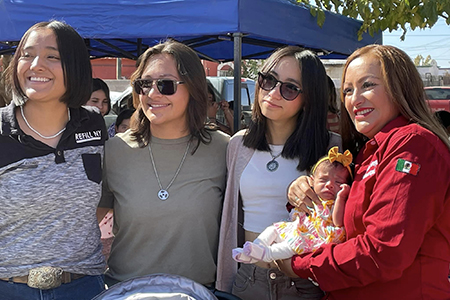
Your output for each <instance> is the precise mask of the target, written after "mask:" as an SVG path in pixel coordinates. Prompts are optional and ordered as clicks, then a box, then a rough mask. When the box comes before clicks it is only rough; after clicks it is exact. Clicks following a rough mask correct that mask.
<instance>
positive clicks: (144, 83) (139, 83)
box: [133, 79, 184, 96]
mask: <svg viewBox="0 0 450 300" xmlns="http://www.w3.org/2000/svg"><path fill="white" fill-rule="evenodd" d="M183 83H184V82H183V81H176V80H170V79H157V80H153V79H136V80H134V81H133V88H134V91H135V92H136V93H137V94H139V95H148V93H149V92H150V90H151V89H152V87H153V84H156V88H157V89H158V91H159V92H160V93H161V95H166V96H170V95H173V94H175V93H176V92H177V86H178V85H179V84H183Z"/></svg>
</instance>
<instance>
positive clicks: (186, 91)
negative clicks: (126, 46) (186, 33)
mask: <svg viewBox="0 0 450 300" xmlns="http://www.w3.org/2000/svg"><path fill="white" fill-rule="evenodd" d="M139 62H140V63H139V65H138V67H137V69H136V72H135V73H133V75H132V76H131V83H132V86H133V104H134V107H135V108H136V112H135V113H134V115H133V116H132V118H131V127H130V129H129V130H127V131H126V132H124V133H118V134H117V135H116V136H115V137H114V138H112V139H111V140H110V141H108V142H107V144H106V149H105V161H104V166H105V172H104V174H103V178H104V180H103V193H102V198H101V201H100V205H99V207H100V208H99V219H101V218H103V215H104V214H105V213H106V211H108V209H110V208H112V209H113V210H114V216H115V218H116V219H115V222H114V228H113V232H114V234H115V238H114V242H113V244H112V251H111V256H110V258H109V260H108V266H109V270H108V272H107V273H106V280H107V283H108V284H110V285H111V284H114V283H116V282H118V281H124V280H127V279H130V278H133V277H138V276H144V275H147V274H152V273H171V274H176V275H182V276H184V277H188V278H190V279H193V280H195V281H197V282H199V283H201V284H204V285H207V286H209V287H212V286H213V285H214V282H215V274H216V257H217V247H218V239H219V225H220V214H221V211H222V202H223V193H224V189H225V175H226V165H225V153H226V148H227V144H228V140H229V136H228V135H226V134H224V133H222V132H220V131H216V130H210V129H209V128H208V129H207V128H206V127H205V121H206V109H207V106H208V98H207V86H206V76H205V72H204V69H203V66H202V64H201V62H200V59H199V58H198V56H197V54H196V53H195V52H194V51H193V50H192V49H190V48H189V47H187V46H186V45H184V44H181V43H178V42H171V41H168V42H165V43H162V44H159V45H156V46H154V47H152V48H149V49H148V50H147V51H145V52H144V54H142V56H141V57H140V58H139ZM131 253H132V255H130V254H131ZM149 253H150V255H149Z"/></svg>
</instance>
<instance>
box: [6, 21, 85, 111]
mask: <svg viewBox="0 0 450 300" xmlns="http://www.w3.org/2000/svg"><path fill="white" fill-rule="evenodd" d="M47 28H48V29H51V30H52V31H53V33H54V34H55V36H56V44H57V45H58V51H59V55H60V59H61V66H62V70H63V74H64V84H65V87H66V92H65V93H64V95H63V96H62V97H61V99H60V101H61V102H63V103H65V104H67V106H69V107H72V108H78V107H80V106H81V105H84V104H85V103H86V102H87V101H88V100H89V98H90V97H91V91H92V68H91V62H90V58H89V52H88V50H87V48H86V44H85V42H84V40H83V38H82V37H81V36H80V35H79V34H78V32H76V31H75V29H73V28H72V27H71V26H70V25H68V24H66V23H64V22H61V21H56V20H53V21H49V22H40V23H37V24H35V25H33V26H31V27H30V28H29V29H28V30H27V31H26V32H25V34H24V35H23V36H22V39H21V40H20V42H19V45H18V46H17V49H16V52H15V53H14V57H13V58H12V61H11V64H10V66H9V67H8V81H9V86H10V87H11V89H12V92H13V94H14V95H16V96H19V97H18V98H17V97H13V98H14V101H17V103H16V104H17V105H22V104H23V103H24V102H25V101H26V95H25V92H24V91H22V88H21V87H20V83H19V78H18V74H17V66H18V64H19V59H20V57H21V56H22V54H23V47H24V45H25V43H26V42H27V40H28V37H29V36H30V34H31V33H32V32H33V31H37V30H41V29H47Z"/></svg>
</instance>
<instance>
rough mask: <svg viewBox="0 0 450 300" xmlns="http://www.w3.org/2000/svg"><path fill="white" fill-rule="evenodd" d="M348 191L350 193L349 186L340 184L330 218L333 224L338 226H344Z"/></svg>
mask: <svg viewBox="0 0 450 300" xmlns="http://www.w3.org/2000/svg"><path fill="white" fill-rule="evenodd" d="M349 193H350V186H349V185H348V184H342V185H341V189H340V190H339V192H338V193H337V196H336V201H335V204H334V209H333V215H332V219H333V224H334V226H338V227H342V226H344V212H345V202H346V201H347V198H348V194H349Z"/></svg>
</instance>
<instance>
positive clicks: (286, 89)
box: [258, 72, 303, 101]
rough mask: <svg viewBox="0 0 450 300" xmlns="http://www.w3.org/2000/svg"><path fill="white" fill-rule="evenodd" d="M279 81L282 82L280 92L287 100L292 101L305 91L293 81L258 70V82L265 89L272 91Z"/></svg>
mask: <svg viewBox="0 0 450 300" xmlns="http://www.w3.org/2000/svg"><path fill="white" fill-rule="evenodd" d="M278 82H279V83H281V84H280V94H281V96H282V97H283V98H284V99H285V100H287V101H292V100H294V99H295V98H297V96H298V95H299V94H300V93H303V91H302V89H301V88H299V87H297V86H296V85H295V84H293V83H289V82H282V81H279V80H278V79H276V78H275V77H274V76H273V75H270V74H263V73H261V72H258V83H259V86H260V87H261V88H262V89H263V90H265V91H271V90H272V89H273V88H274V87H276V86H277V84H278Z"/></svg>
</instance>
